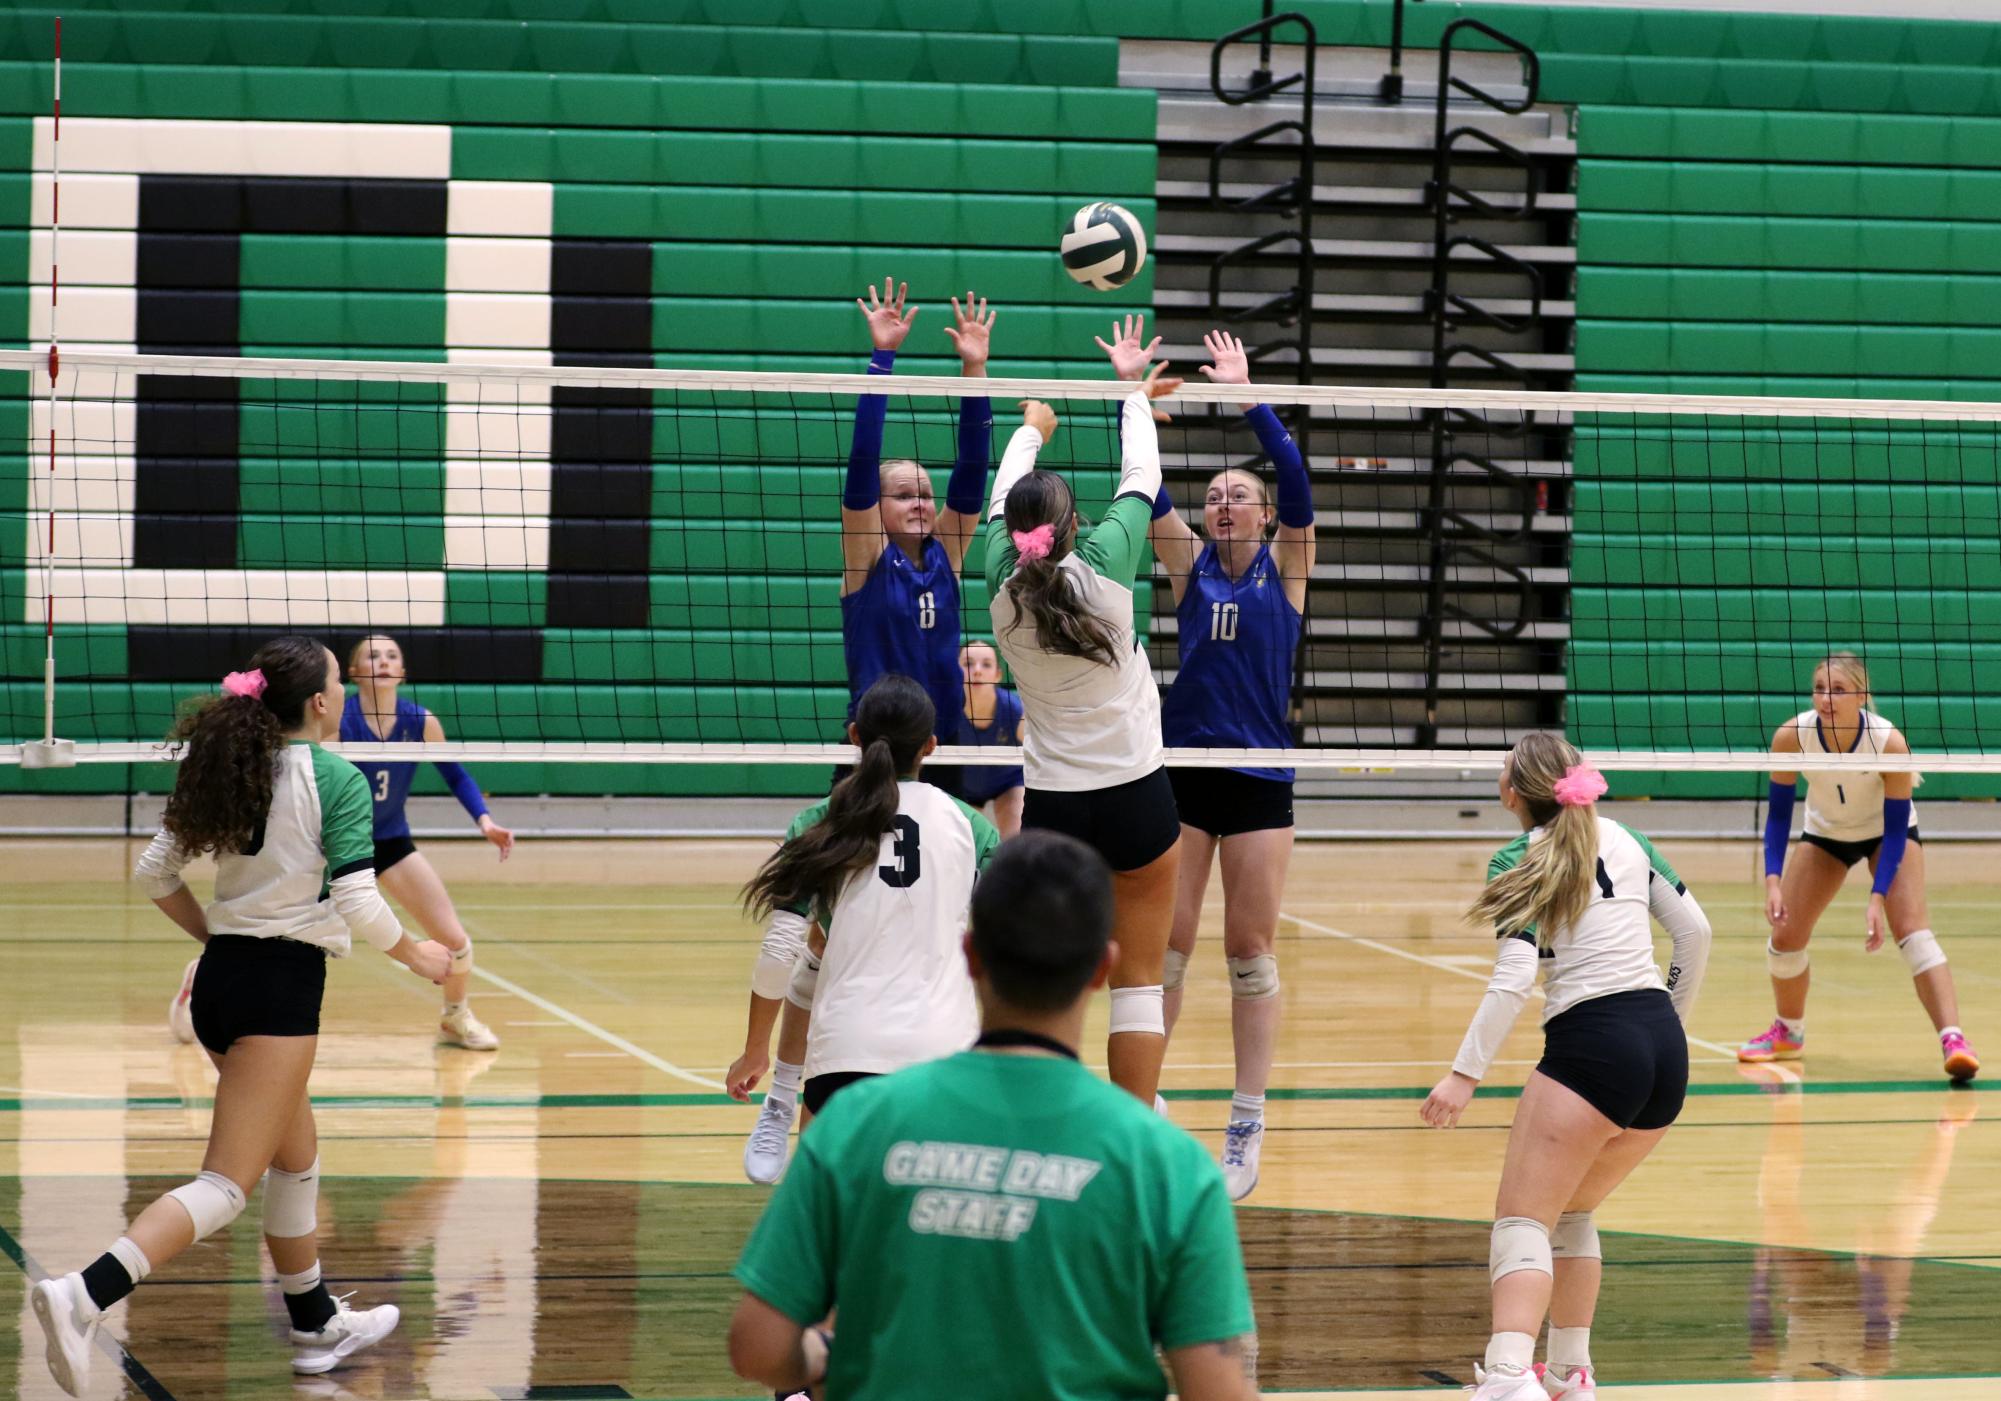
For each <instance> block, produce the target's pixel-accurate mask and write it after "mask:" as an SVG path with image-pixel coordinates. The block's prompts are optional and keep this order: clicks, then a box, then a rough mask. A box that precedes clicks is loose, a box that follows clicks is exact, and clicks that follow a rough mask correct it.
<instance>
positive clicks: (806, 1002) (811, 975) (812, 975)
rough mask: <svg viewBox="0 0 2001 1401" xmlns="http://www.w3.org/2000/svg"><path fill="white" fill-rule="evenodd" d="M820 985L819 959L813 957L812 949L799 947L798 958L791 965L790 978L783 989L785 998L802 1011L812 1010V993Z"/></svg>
mask: <svg viewBox="0 0 2001 1401" xmlns="http://www.w3.org/2000/svg"><path fill="white" fill-rule="evenodd" d="M819 986H820V960H819V959H817V958H815V957H813V953H812V950H810V949H804V948H802V949H800V950H799V960H798V962H796V963H794V964H793V965H792V979H791V982H790V984H789V985H788V986H787V987H786V989H785V1000H786V1001H787V1002H790V1003H791V1004H792V1005H793V1006H794V1007H797V1008H798V1009H799V1010H800V1011H802V1012H810V1011H812V1010H813V993H814V992H815V990H817V989H818V988H819Z"/></svg>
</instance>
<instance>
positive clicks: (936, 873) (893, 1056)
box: [785, 779, 1000, 1079]
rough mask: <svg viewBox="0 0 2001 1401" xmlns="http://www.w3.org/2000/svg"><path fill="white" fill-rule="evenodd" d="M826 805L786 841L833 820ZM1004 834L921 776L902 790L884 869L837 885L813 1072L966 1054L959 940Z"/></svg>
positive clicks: (809, 1048)
mask: <svg viewBox="0 0 2001 1401" xmlns="http://www.w3.org/2000/svg"><path fill="white" fill-rule="evenodd" d="M830 801H831V799H825V798H823V799H821V800H820V801H819V802H817V803H815V804H814V805H813V806H812V807H809V808H807V809H806V810H805V811H804V812H802V813H800V814H799V816H798V817H796V818H794V819H793V822H792V826H791V829H790V830H789V831H787V832H786V834H785V836H786V840H788V841H790V840H791V839H792V838H794V837H796V836H798V835H799V834H800V833H802V832H804V831H805V830H806V829H807V828H808V827H811V826H812V825H813V824H814V823H816V822H818V821H819V820H820V819H821V817H823V816H824V815H825V814H826V811H827V804H828V802H830ZM999 845H1000V834H999V833H998V832H996V831H995V830H994V828H993V824H992V823H990V822H988V821H987V820H986V819H985V818H984V817H981V816H980V815H979V814H978V813H976V812H974V811H973V810H972V809H971V808H969V807H967V806H966V805H965V804H964V803H962V802H960V801H959V800H958V799H956V798H954V797H951V796H950V795H949V794H946V793H944V792H941V791H940V790H939V789H936V788H933V787H932V786H931V785H930V784H928V783H924V782H921V781H919V780H917V779H905V780H903V781H902V782H900V783H899V784H897V804H896V817H895V819H894V821H893V822H892V823H891V824H890V828H889V830H888V831H886V832H884V833H883V836H882V849H881V852H880V854H879V856H878V858H877V863H876V864H875V865H873V866H871V867H869V868H868V869H867V870H865V871H863V872H862V873H861V874H860V875H858V876H854V877H852V878H851V879H850V880H849V881H848V883H847V884H846V885H845V886H843V887H842V889H841V893H840V896H839V897H838V898H837V899H836V900H835V901H834V905H833V908H832V910H831V911H829V910H821V911H819V918H820V927H821V928H822V929H824V930H826V931H827V952H826V955H825V957H824V958H822V960H821V962H820V978H819V984H818V986H817V988H816V989H815V991H814V993H813V1025H812V1031H811V1033H810V1035H809V1037H808V1039H807V1043H806V1075H807V1078H809V1079H810V1078H811V1077H813V1076H815V1075H829V1074H838V1073H861V1074H870V1075H881V1074H884V1073H886V1072H888V1071H891V1070H901V1069H902V1068H903V1067H904V1066H906V1065H914V1064H916V1063H917V1062H918V1061H922V1060H931V1059H934V1058H936V1057H938V1056H946V1055H950V1054H951V1053H952V1052H954V1051H963V1050H964V1049H965V1048H966V1047H968V1046H970V1045H972V1044H973V1038H974V1037H975V1036H977V1035H978V1034H979V1029H980V1014H979V1008H978V1007H977V1006H976V1005H975V1003H974V1001H973V980H972V978H971V976H970V975H969V974H968V973H967V971H966V955H965V952H964V950H963V949H961V948H960V943H959V941H960V939H961V937H962V936H963V935H964V934H965V932H966V918H967V912H968V911H969V910H970V909H971V907H972V902H973V882H974V880H975V879H977V878H978V876H979V873H980V872H981V871H983V870H985V869H986V865H987V862H988V860H989V859H991V858H992V856H993V853H994V849H995V848H996V847H998V846H999Z"/></svg>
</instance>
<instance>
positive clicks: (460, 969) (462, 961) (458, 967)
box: [447, 934, 472, 978]
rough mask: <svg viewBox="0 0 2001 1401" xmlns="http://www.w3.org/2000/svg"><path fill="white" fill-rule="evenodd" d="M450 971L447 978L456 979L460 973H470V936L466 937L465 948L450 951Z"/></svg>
mask: <svg viewBox="0 0 2001 1401" xmlns="http://www.w3.org/2000/svg"><path fill="white" fill-rule="evenodd" d="M451 961H452V971H451V972H450V973H449V974H448V975H447V976H448V977H453V978H456V977H457V976H458V975H459V974H461V973H470V972H472V935H470V934H468V935H466V946H465V947H464V948H462V949H453V950H452V951H451Z"/></svg>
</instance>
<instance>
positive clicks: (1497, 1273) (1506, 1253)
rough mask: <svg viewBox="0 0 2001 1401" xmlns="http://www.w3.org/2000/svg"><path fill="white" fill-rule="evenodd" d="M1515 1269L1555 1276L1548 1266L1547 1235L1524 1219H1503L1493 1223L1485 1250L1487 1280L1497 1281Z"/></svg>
mask: <svg viewBox="0 0 2001 1401" xmlns="http://www.w3.org/2000/svg"><path fill="white" fill-rule="evenodd" d="M1517 1270H1541V1271H1542V1272H1543V1273H1544V1274H1546V1275H1554V1274H1555V1273H1556V1271H1555V1269H1554V1268H1552V1266H1551V1264H1550V1250H1549V1232H1548V1231H1546V1230H1544V1229H1543V1224H1542V1222H1540V1221H1531V1220H1529V1218H1528V1217H1526V1216H1503V1217H1502V1218H1501V1219H1500V1220H1498V1221H1496V1222H1495V1223H1494V1235H1493V1239H1492V1242H1491V1243H1490V1244H1489V1245H1488V1247H1487V1278H1488V1279H1489V1280H1493V1281H1499V1280H1501V1279H1503V1278H1505V1277H1506V1276H1508V1275H1511V1274H1513V1273H1514V1272H1515V1271H1517Z"/></svg>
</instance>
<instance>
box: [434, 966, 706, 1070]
mask: <svg viewBox="0 0 2001 1401" xmlns="http://www.w3.org/2000/svg"><path fill="white" fill-rule="evenodd" d="M494 942H495V943H499V942H500V941H499V940H497V939H496V940H495V941H494ZM472 975H473V976H474V977H475V978H484V979H486V981H487V982H489V983H492V984H493V985H494V986H495V987H497V988H499V989H500V990H501V991H502V992H511V993H513V994H514V995H515V996H516V997H518V998H520V999H521V1000H522V1001H523V1002H526V1003H527V1004H528V1005H529V1006H531V1007H539V1008H541V1009H542V1010H543V1011H545V1012H547V1013H548V1014H549V1015H550V1016H552V1017H561V1018H562V1019H563V1020H564V1021H566V1022H568V1023H569V1024H570V1025H571V1026H573V1027H575V1028H576V1029H577V1030H578V1031H581V1032H583V1033H584V1034H585V1035H586V1036H595V1037H597V1039H598V1040H600V1041H602V1042H604V1043H605V1045H607V1046H611V1047H614V1048H616V1049H617V1050H621V1051H623V1052H625V1053H626V1054H627V1055H628V1056H631V1057H632V1058H633V1059H634V1060H636V1061H639V1062H640V1063H641V1064H644V1065H650V1066H652V1067H653V1068H654V1069H655V1070H657V1071H659V1072H661V1073H662V1074H663V1075H672V1076H673V1077H674V1078H675V1079H677V1080H686V1081H687V1082H688V1083H689V1084H691V1085H700V1086H701V1087H702V1088H703V1089H705V1090H723V1089H725V1086H723V1084H722V1083H721V1082H720V1081H716V1080H710V1079H706V1078H705V1077H703V1076H700V1075H697V1074H695V1073H694V1072H693V1071H688V1070H683V1069H682V1068H681V1067H680V1066H678V1065H676V1064H674V1062H672V1061H670V1060H663V1059H661V1058H660V1057H659V1056H656V1055H654V1054H653V1052H651V1051H649V1050H647V1049H645V1048H644V1047H642V1046H635V1045H633V1044H632V1043H631V1042H630V1041H628V1040H626V1039H625V1038H624V1037H623V1036H620V1035H619V1034H618V1033H617V1032H615V1031H606V1030H605V1029H604V1028H603V1027H601V1026H599V1025H598V1024H597V1023H596V1022H593V1021H588V1020H586V1019H585V1018H583V1017H580V1016H578V1015H577V1014H576V1013H575V1012H572V1011H571V1010H570V1009H569V1008H567V1007H561V1006H558V1005H557V1004H556V1003H554V1002H551V1001H550V1000H549V999H548V998H546V997H542V996H540V995H538V994H536V993H532V992H530V991H528V989H527V988H525V987H523V986H521V984H519V983H517V982H515V981H514V980H513V979H512V978H503V977H501V976H500V974H498V973H496V972H494V971H493V970H492V969H490V968H482V967H480V966H479V964H477V963H475V964H473V966H472Z"/></svg>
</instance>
